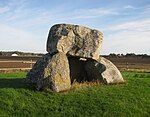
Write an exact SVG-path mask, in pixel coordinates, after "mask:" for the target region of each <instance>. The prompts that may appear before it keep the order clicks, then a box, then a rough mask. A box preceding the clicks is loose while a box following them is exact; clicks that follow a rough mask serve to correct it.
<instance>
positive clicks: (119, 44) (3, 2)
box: [0, 0, 150, 54]
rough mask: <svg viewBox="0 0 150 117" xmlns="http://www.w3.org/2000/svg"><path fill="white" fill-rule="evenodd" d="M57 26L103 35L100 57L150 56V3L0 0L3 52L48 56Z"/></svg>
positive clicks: (149, 0) (0, 48) (144, 0)
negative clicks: (83, 28) (51, 33)
mask: <svg viewBox="0 0 150 117" xmlns="http://www.w3.org/2000/svg"><path fill="white" fill-rule="evenodd" d="M58 23H69V24H79V25H83V26H87V27H90V28H94V29H97V30H100V31H102V32H103V34H104V41H103V45H102V51H101V54H110V53H124V54H126V53H136V54H150V0H0V51H10V50H11V51H13V50H18V51H24V52H38V53H46V40H47V35H48V31H49V29H50V27H51V26H52V25H54V24H58Z"/></svg>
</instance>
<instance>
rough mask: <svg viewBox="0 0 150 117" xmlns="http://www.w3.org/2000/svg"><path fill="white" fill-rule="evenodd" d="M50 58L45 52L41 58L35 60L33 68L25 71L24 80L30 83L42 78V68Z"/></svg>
mask: <svg viewBox="0 0 150 117" xmlns="http://www.w3.org/2000/svg"><path fill="white" fill-rule="evenodd" d="M51 58H52V56H51V55H50V54H45V55H43V57H42V58H40V59H39V60H37V62H36V63H35V64H34V66H33V68H32V69H31V70H30V71H29V72H28V73H27V79H26V80H27V81H28V82H30V83H37V82H38V81H39V80H40V79H42V78H43V72H44V69H45V67H46V66H47V63H48V61H49V60H51Z"/></svg>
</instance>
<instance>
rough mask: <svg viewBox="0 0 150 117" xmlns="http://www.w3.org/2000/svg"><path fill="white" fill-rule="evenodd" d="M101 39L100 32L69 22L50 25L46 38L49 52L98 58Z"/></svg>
mask: <svg viewBox="0 0 150 117" xmlns="http://www.w3.org/2000/svg"><path fill="white" fill-rule="evenodd" d="M102 41H103V34H102V32H100V31H98V30H94V29H90V28H87V27H83V26H79V25H71V24H57V25H54V26H52V27H51V29H50V31H49V35H48V40H47V51H48V52H49V53H50V54H53V53H56V52H63V53H65V54H67V56H68V55H70V56H76V57H83V58H92V59H95V60H98V59H99V54H100V51H101V46H102Z"/></svg>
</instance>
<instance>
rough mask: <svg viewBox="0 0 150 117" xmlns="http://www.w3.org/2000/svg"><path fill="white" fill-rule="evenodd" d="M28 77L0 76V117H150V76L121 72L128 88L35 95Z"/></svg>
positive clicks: (15, 75)
mask: <svg viewBox="0 0 150 117" xmlns="http://www.w3.org/2000/svg"><path fill="white" fill-rule="evenodd" d="M25 74H26V73H25V72H18V73H7V74H4V73H3V74H0V116H18V117H21V116H29V117H30V116H35V117H40V116H49V117H57V116H58V117H60V116H62V117H64V116H66V117H71V116H74V117H78V116H87V117H89V116H90V117H91V116H93V117H95V116H96V117H100V116H104V117H148V116H150V73H134V72H122V74H123V76H124V78H125V80H126V81H127V83H126V84H118V85H102V84H100V85H96V86H92V87H86V88H82V89H79V90H78V89H75V90H71V91H68V92H65V93H47V92H40V91H34V90H33V89H32V87H31V86H30V84H27V83H25V82H24V78H25Z"/></svg>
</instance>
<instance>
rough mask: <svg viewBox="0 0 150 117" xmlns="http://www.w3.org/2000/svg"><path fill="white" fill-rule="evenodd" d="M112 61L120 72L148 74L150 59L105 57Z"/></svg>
mask: <svg viewBox="0 0 150 117" xmlns="http://www.w3.org/2000/svg"><path fill="white" fill-rule="evenodd" d="M106 58H107V59H109V60H110V61H112V62H113V63H114V64H115V65H116V66H117V67H118V68H119V69H120V70H133V71H146V72H150V57H120V58H119V57H118V58H112V57H106Z"/></svg>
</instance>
